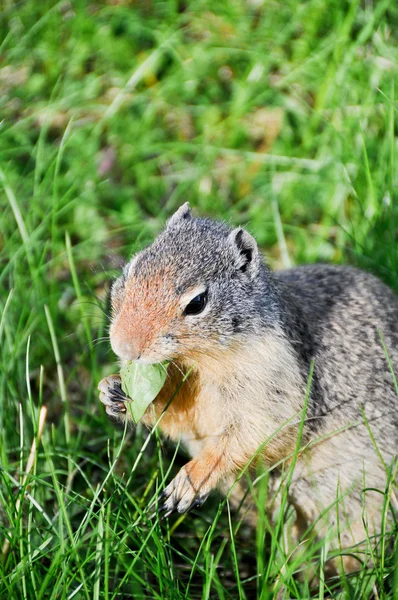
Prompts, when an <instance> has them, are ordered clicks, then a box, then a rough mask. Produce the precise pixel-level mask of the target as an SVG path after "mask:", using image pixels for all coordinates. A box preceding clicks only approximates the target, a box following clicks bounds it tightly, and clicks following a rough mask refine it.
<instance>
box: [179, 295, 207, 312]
mask: <svg viewBox="0 0 398 600" xmlns="http://www.w3.org/2000/svg"><path fill="white" fill-rule="evenodd" d="M206 303H207V292H203V294H198V295H197V296H195V298H193V299H192V300H191V302H190V303H189V304H187V306H186V307H185V310H184V316H186V315H198V314H199V313H201V312H202V310H203V309H204V307H205V306H206Z"/></svg>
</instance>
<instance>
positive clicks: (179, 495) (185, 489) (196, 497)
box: [159, 467, 210, 519]
mask: <svg viewBox="0 0 398 600" xmlns="http://www.w3.org/2000/svg"><path fill="white" fill-rule="evenodd" d="M209 493H210V490H206V489H201V488H199V489H195V488H194V486H193V485H192V483H191V480H190V478H189V476H188V474H187V472H186V469H185V468H184V467H183V468H182V469H181V471H180V472H179V473H178V474H177V476H176V477H175V478H174V479H173V480H172V481H171V483H169V485H168V486H167V487H166V488H165V490H164V492H163V493H162V494H161V497H159V500H160V499H163V498H166V500H165V502H164V503H163V504H162V507H161V509H159V510H162V511H164V510H166V511H167V512H166V513H165V514H164V515H163V518H164V519H165V518H167V517H168V516H169V515H170V514H171V513H172V512H174V511H177V512H178V513H179V514H186V513H188V512H189V511H190V510H192V509H194V508H197V507H199V506H201V505H202V504H203V503H204V502H205V500H206V499H207V497H208V495H209Z"/></svg>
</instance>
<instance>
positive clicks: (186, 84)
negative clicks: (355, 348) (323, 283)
mask: <svg viewBox="0 0 398 600" xmlns="http://www.w3.org/2000/svg"><path fill="white" fill-rule="evenodd" d="M0 28H1V40H0V44H1V45H0V47H1V52H0V91H1V93H0V107H1V111H0V115H1V122H0V209H1V210H0V265H1V266H0V290H1V294H0V431H1V444H0V465H1V470H0V544H3V542H4V541H5V540H8V542H4V544H5V545H3V552H2V555H3V556H2V559H1V560H0V597H1V598H11V599H14V598H15V599H19V598H21V599H31V598H35V599H36V598H37V599H40V598H46V599H56V598H62V599H65V600H66V599H71V598H78V599H80V598H84V599H90V600H91V599H94V600H96V599H99V598H101V599H104V600H111V599H115V600H116V599H117V600H119V599H121V598H173V599H174V598H175V599H183V598H203V599H205V598H220V599H228V598H229V599H235V598H248V599H249V598H261V599H262V600H265V599H267V598H273V597H275V598H276V597H278V598H308V597H309V594H310V591H309V587H310V582H309V578H308V576H307V577H306V576H304V577H299V576H298V573H299V572H300V570H301V569H302V562H303V558H302V557H301V558H299V557H293V558H291V560H290V561H288V557H289V552H290V551H289V549H288V548H286V546H285V544H284V535H283V534H284V528H285V527H287V526H288V523H289V514H285V512H282V514H281V516H280V519H279V521H278V523H277V524H276V526H275V527H271V525H270V523H269V517H268V515H267V514H264V504H265V499H266V495H267V488H266V477H264V476H262V477H260V479H259V481H258V484H257V485H256V486H255V487H254V488H253V493H254V496H255V498H256V501H257V503H258V507H259V511H260V523H259V526H258V528H257V530H256V531H255V532H253V531H250V530H248V529H247V527H246V526H245V525H244V524H242V523H241V521H240V519H239V517H237V516H236V515H234V513H233V512H231V511H230V510H229V507H228V504H226V502H225V501H221V500H220V498H218V497H217V496H216V495H214V496H212V497H211V498H210V499H209V500H208V501H207V503H206V504H205V505H204V507H203V508H202V509H201V510H197V511H194V512H193V513H191V514H189V515H188V516H186V517H172V518H170V519H169V520H168V521H164V522H159V520H158V519H157V518H156V519H154V520H152V521H148V519H147V516H146V513H145V509H146V507H147V506H148V505H149V503H150V502H151V500H152V498H153V497H155V494H156V492H157V490H158V489H160V488H161V487H162V486H163V482H164V481H165V480H169V479H170V477H171V475H172V473H174V472H175V471H176V470H177V468H178V466H181V465H182V464H183V462H184V460H185V458H184V456H183V451H182V450H181V449H179V451H178V453H175V449H174V448H172V447H170V446H169V445H168V444H166V443H165V442H164V441H162V440H161V438H160V437H159V436H158V434H157V432H156V431H155V432H154V433H153V435H152V436H151V437H150V438H147V437H146V433H145V432H143V431H142V430H141V429H140V428H138V430H137V432H134V431H131V430H126V431H125V430H123V429H122V428H120V427H117V426H115V425H114V424H113V423H111V422H110V421H109V419H108V418H107V417H106V415H105V414H104V410H103V407H102V406H100V405H99V402H98V397H97V391H96V386H97V383H98V381H99V380H100V379H101V378H102V377H103V376H104V375H106V374H108V373H111V372H113V371H114V370H115V364H114V357H113V356H112V354H111V351H110V349H109V345H108V343H107V341H106V340H105V341H104V340H102V338H103V337H104V336H106V335H107V319H106V317H105V316H104V311H105V312H106V308H107V307H106V297H107V290H108V289H109V283H110V281H111V279H112V277H113V276H114V275H115V274H116V273H117V272H118V269H119V268H120V266H121V264H122V262H123V259H125V258H127V257H129V256H130V255H131V253H132V252H133V251H134V250H135V249H137V248H140V247H142V246H144V245H145V244H146V243H148V242H149V241H151V240H152V239H153V237H154V236H155V235H156V233H157V232H158V231H160V229H161V228H162V225H163V223H164V220H165V218H167V217H168V216H169V215H170V214H171V213H172V212H173V211H174V210H175V209H176V207H178V206H179V205H180V204H181V203H182V202H183V201H186V200H189V201H190V202H191V205H192V206H193V207H194V209H195V210H196V212H197V214H208V215H211V216H214V217H216V218H224V219H227V220H228V221H230V222H231V223H233V224H245V225H246V224H247V225H248V227H249V229H250V231H251V232H252V233H253V234H254V235H255V236H256V238H257V239H258V241H259V243H260V245H261V247H262V248H263V250H264V252H265V254H266V255H267V257H268V259H269V261H270V263H271V265H272V266H273V267H275V268H280V267H283V266H288V265H289V264H301V263H306V262H314V261H332V262H337V263H340V262H350V263H353V264H358V265H360V266H362V267H364V268H366V269H369V270H371V271H373V272H375V273H377V274H379V275H380V276H381V277H382V278H383V279H384V280H385V281H387V282H388V283H389V284H390V285H392V286H393V287H395V288H396V289H398V271H397V269H398V250H397V248H398V244H397V233H396V232H397V231H398V229H397V225H398V214H397V213H398V209H397V199H398V198H397V183H398V182H397V169H396V157H397V155H398V152H397V100H396V95H397V94H398V78H397V74H398V34H397V31H398V5H397V3H396V1H395V0H378V1H377V2H371V1H359V0H352V1H344V0H329V1H327V2H326V1H325V0H307V1H305V2H300V1H298V0H284V1H281V2H277V1H272V0H271V1H265V2H243V1H242V2H241V1H238V0H229V1H227V0H220V1H219V2H205V1H201V0H196V1H192V0H187V2H185V3H182V2H181V3H179V2H177V1H173V0H170V1H168V2H158V1H156V0H154V1H152V2H151V1H148V2H146V1H145V2H144V1H142V2H127V1H122V0H121V1H119V2H117V1H115V2H111V1H109V2H89V1H82V0H76V1H74V2H68V1H64V2H58V3H54V2H50V1H41V2H35V1H34V0H27V1H25V2H12V0H5V2H4V4H3V10H2V13H1V14H0ZM42 406H46V407H47V409H48V413H47V415H46V419H45V422H44V426H43V432H42V436H41V440H40V442H38V443H37V449H36V452H35V453H34V455H33V457H34V460H33V464H32V469H31V471H30V472H29V473H28V474H27V475H25V471H26V468H27V463H28V457H29V453H30V449H31V446H32V443H33V442H34V440H35V439H37V436H38V423H39V410H40V407H42ZM142 450H143V451H142ZM170 465H172V466H171V470H170V471H169V469H170ZM282 493H284V494H285V497H286V489H285V490H284V492H282ZM386 499H387V500H388V493H386ZM387 500H386V502H387ZM391 544H393V542H391V540H390V539H389V536H388V535H387V534H386V536H385V537H384V538H382V539H381V541H380V543H379V544H378V547H377V550H376V552H375V556H374V567H373V568H370V567H369V568H366V567H364V568H363V570H362V571H361V572H360V573H359V574H358V575H357V576H355V577H349V578H345V577H343V578H341V579H335V580H332V581H325V580H324V579H323V578H322V575H321V576H320V583H319V586H317V587H315V589H314V590H313V593H314V596H315V597H319V598H342V599H343V598H344V599H345V598H347V599H348V598H349V599H358V600H359V599H362V598H371V597H374V598H380V599H385V598H391V599H394V600H397V599H398V583H397V578H398V567H397V564H398V552H397V549H396V546H394V545H392V546H391ZM391 548H392V549H391ZM327 552H328V547H327V545H325V544H324V545H322V544H318V545H316V544H312V545H311V546H310V547H309V548H308V549H306V550H304V560H311V559H312V560H314V561H316V564H317V565H318V567H317V568H318V573H319V572H320V573H321V574H322V568H319V567H322V565H323V563H324V562H325V559H326V557H327V556H328V554H327ZM278 594H279V596H278Z"/></svg>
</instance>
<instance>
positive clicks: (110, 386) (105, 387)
mask: <svg viewBox="0 0 398 600" xmlns="http://www.w3.org/2000/svg"><path fill="white" fill-rule="evenodd" d="M98 389H99V391H100V400H101V402H102V404H104V406H105V410H106V412H107V414H108V415H110V416H111V417H114V418H115V419H118V420H119V421H123V420H124V419H125V418H126V415H127V407H126V403H127V402H131V400H130V398H129V397H128V396H126V394H125V393H124V392H123V390H122V381H121V379H120V375H108V377H104V379H101V381H100V382H99V384H98Z"/></svg>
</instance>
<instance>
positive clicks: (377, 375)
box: [111, 204, 398, 568]
mask: <svg viewBox="0 0 398 600" xmlns="http://www.w3.org/2000/svg"><path fill="white" fill-rule="evenodd" d="M129 278H135V280H139V281H143V282H151V281H156V282H157V283H156V285H157V286H158V288H159V297H160V298H162V297H163V296H164V297H165V298H166V297H167V294H168V293H169V291H168V288H167V286H171V287H172V292H173V295H174V296H175V297H181V296H183V295H184V294H185V293H186V292H187V291H188V290H190V289H191V288H194V287H195V286H200V285H203V286H204V288H206V289H207V290H208V304H209V306H208V309H207V312H206V315H205V316H204V317H203V318H202V319H196V320H192V324H191V332H192V338H194V339H196V340H198V342H200V340H201V339H208V338H209V337H210V336H213V337H212V339H213V338H214V339H215V340H216V341H214V344H217V345H219V346H220V347H222V348H228V347H229V346H230V345H231V344H232V343H236V342H238V343H239V344H242V346H244V345H245V344H246V347H247V345H249V344H250V343H251V340H252V339H253V340H254V339H256V340H258V339H262V338H264V339H271V338H272V336H275V338H277V337H278V339H280V338H281V337H282V338H283V343H284V344H285V345H286V346H287V347H288V351H289V353H290V354H289V353H288V354H287V355H286V356H290V355H291V356H292V361H293V362H294V363H295V365H298V367H299V371H298V372H299V373H300V374H301V375H300V376H299V377H298V378H297V381H296V387H297V395H300V394H301V395H304V390H305V382H306V381H307V379H308V376H309V373H310V368H311V364H312V362H313V364H314V370H313V377H312V382H311V391H310V395H309V401H308V410H307V415H306V421H305V426H304V441H305V442H306V443H309V444H310V445H311V443H312V442H313V443H315V440H316V439H317V438H318V437H319V436H322V435H324V436H325V435H326V436H328V435H331V434H332V433H333V432H335V431H336V430H339V428H340V429H342V430H343V433H341V434H337V435H334V436H333V437H331V438H330V441H329V442H327V443H324V444H323V445H320V446H316V445H315V446H314V447H313V448H314V449H312V450H310V451H307V454H304V456H303V458H302V459H300V460H299V461H298V463H297V467H296V470H295V475H294V478H293V481H292V485H291V491H290V499H291V502H292V504H293V505H294V506H295V508H296V511H297V513H298V514H299V515H302V516H303V517H304V520H305V521H306V522H307V524H308V523H309V522H311V520H314V519H316V518H317V514H319V510H320V507H322V506H324V507H326V506H329V505H331V504H332V503H333V501H334V499H335V497H336V489H337V488H339V487H340V489H341V490H342V492H343V494H347V493H350V494H351V496H350V500H349V501H347V505H346V507H345V514H346V515H347V518H348V519H350V520H351V521H352V523H353V527H356V528H357V529H356V533H355V535H353V536H352V537H351V538H350V537H349V535H348V534H347V536H346V538H344V536H343V538H344V539H343V545H349V540H351V541H352V540H354V541H359V539H360V538H361V536H362V539H363V537H364V530H363V525H362V497H361V489H363V488H366V487H373V488H378V489H380V490H384V486H385V482H386V473H385V467H386V465H387V466H388V465H390V464H391V463H393V462H394V460H396V457H397V454H398V399H397V394H396V390H395V384H394V377H393V375H392V373H391V370H390V367H389V364H388V359H387V356H386V353H385V351H384V349H383V343H382V340H383V341H384V343H385V346H386V348H387V351H388V355H389V359H390V360H391V362H392V364H393V365H397V364H398V298H397V296H396V295H395V294H394V293H393V292H392V291H391V290H390V289H389V288H388V287H387V286H386V285H384V284H383V283H382V282H381V281H379V280H378V279H377V278H376V277H374V276H372V275H370V274H367V273H365V272H362V271H360V270H357V269H354V268H351V267H338V266H331V265H313V266H306V267H298V268H294V269H290V270H287V271H281V272H277V273H272V272H271V271H270V269H269V268H268V267H267V265H266V264H265V262H264V261H262V259H261V257H260V253H259V251H258V248H257V244H256V242H255V240H254V238H252V236H251V235H250V234H249V233H247V232H246V231H244V230H243V229H241V228H238V229H236V230H233V231H231V229H230V228H229V227H228V226H227V225H225V224H224V223H221V222H216V221H213V220H210V219H204V218H193V217H192V215H191V213H190V210H189V206H188V205H187V204H185V205H184V206H182V207H181V208H180V209H179V211H177V213H176V214H175V215H174V216H173V217H172V218H171V219H170V221H169V222H168V224H167V227H166V229H165V230H164V231H163V232H162V233H161V234H160V235H159V236H158V237H157V239H156V240H155V241H154V243H153V244H152V245H151V246H150V247H149V248H147V249H146V250H144V251H142V252H141V253H139V254H138V255H137V256H135V257H134V258H133V259H132V261H131V262H130V263H129V264H128V265H127V267H126V269H125V273H124V276H122V278H120V279H119V280H118V281H117V282H116V283H115V285H114V287H113V292H112V294H113V304H114V312H115V316H117V312H118V310H119V308H118V307H120V306H121V305H122V303H123V299H124V295H125V293H126V283H127V282H128V281H129ZM163 282H165V288H164V289H163V287H162V286H163ZM143 285H144V284H143ZM145 285H147V284H145ZM148 285H150V283H149V284H148ZM162 294H163V296H162ZM267 336H268V338H267ZM269 336H271V338H269ZM111 337H112V336H111ZM166 337H167V338H168V339H167V344H168V345H167V348H168V352H169V353H170V355H171V356H178V355H179V354H181V352H183V349H181V347H180V346H179V340H178V339H177V338H173V336H172V335H171V334H167V336H166ZM381 338H382V340H381ZM246 356H247V355H246ZM295 365H293V366H295ZM287 367H288V366H287ZM292 372H293V371H292ZM260 375H261V374H260ZM283 377H284V371H283V370H281V378H283ZM280 384H281V388H282V389H284V388H283V381H280ZM241 388H242V394H244V388H245V381H244V379H242V381H241ZM277 388H278V382H277V381H275V382H273V389H272V391H271V392H270V398H271V400H270V401H271V402H274V400H273V399H277V400H275V402H276V401H277V402H278V407H279V406H280V407H281V408H280V410H281V412H282V413H283V406H284V404H283V397H282V398H278V393H280V392H278V389H277ZM286 389H288V388H286ZM231 398H232V395H231ZM264 402H265V400H264ZM232 409H234V410H236V411H238V410H239V407H238V408H236V407H233V405H232V400H231V410H232ZM220 410H221V408H220ZM245 410H246V411H247V404H246V405H245ZM247 416H248V415H247V412H246V414H242V415H241V418H242V419H246V418H247ZM282 416H283V415H282ZM288 416H289V415H287V417H288ZM363 416H365V420H366V421H367V423H368V424H367V425H364V419H363ZM287 417H286V418H287ZM368 427H369V428H370V429H371V432H372V435H373V437H374V440H372V439H371V436H370V435H369V432H368ZM252 430H253V431H254V430H255V424H254V425H253V427H252ZM248 431H249V429H248ZM374 444H376V445H377V447H378V451H379V452H380V454H381V456H382V459H383V461H384V462H385V464H384V465H383V462H382V461H381V460H380V456H379V454H378V452H377V451H376V450H375V446H374ZM306 456H307V457H309V458H308V460H307V458H306ZM314 482H315V485H314ZM380 498H381V497H380V495H377V494H376V496H375V497H374V498H373V500H372V508H371V511H370V514H371V519H372V523H373V526H372V527H370V530H371V531H373V532H375V533H377V532H378V529H379V527H380V514H379V513H380V511H381V506H382V500H381V499H380ZM317 531H318V533H319V534H320V535H324V534H325V531H326V529H325V528H323V526H319V527H318V528H317ZM348 568H351V567H348Z"/></svg>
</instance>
